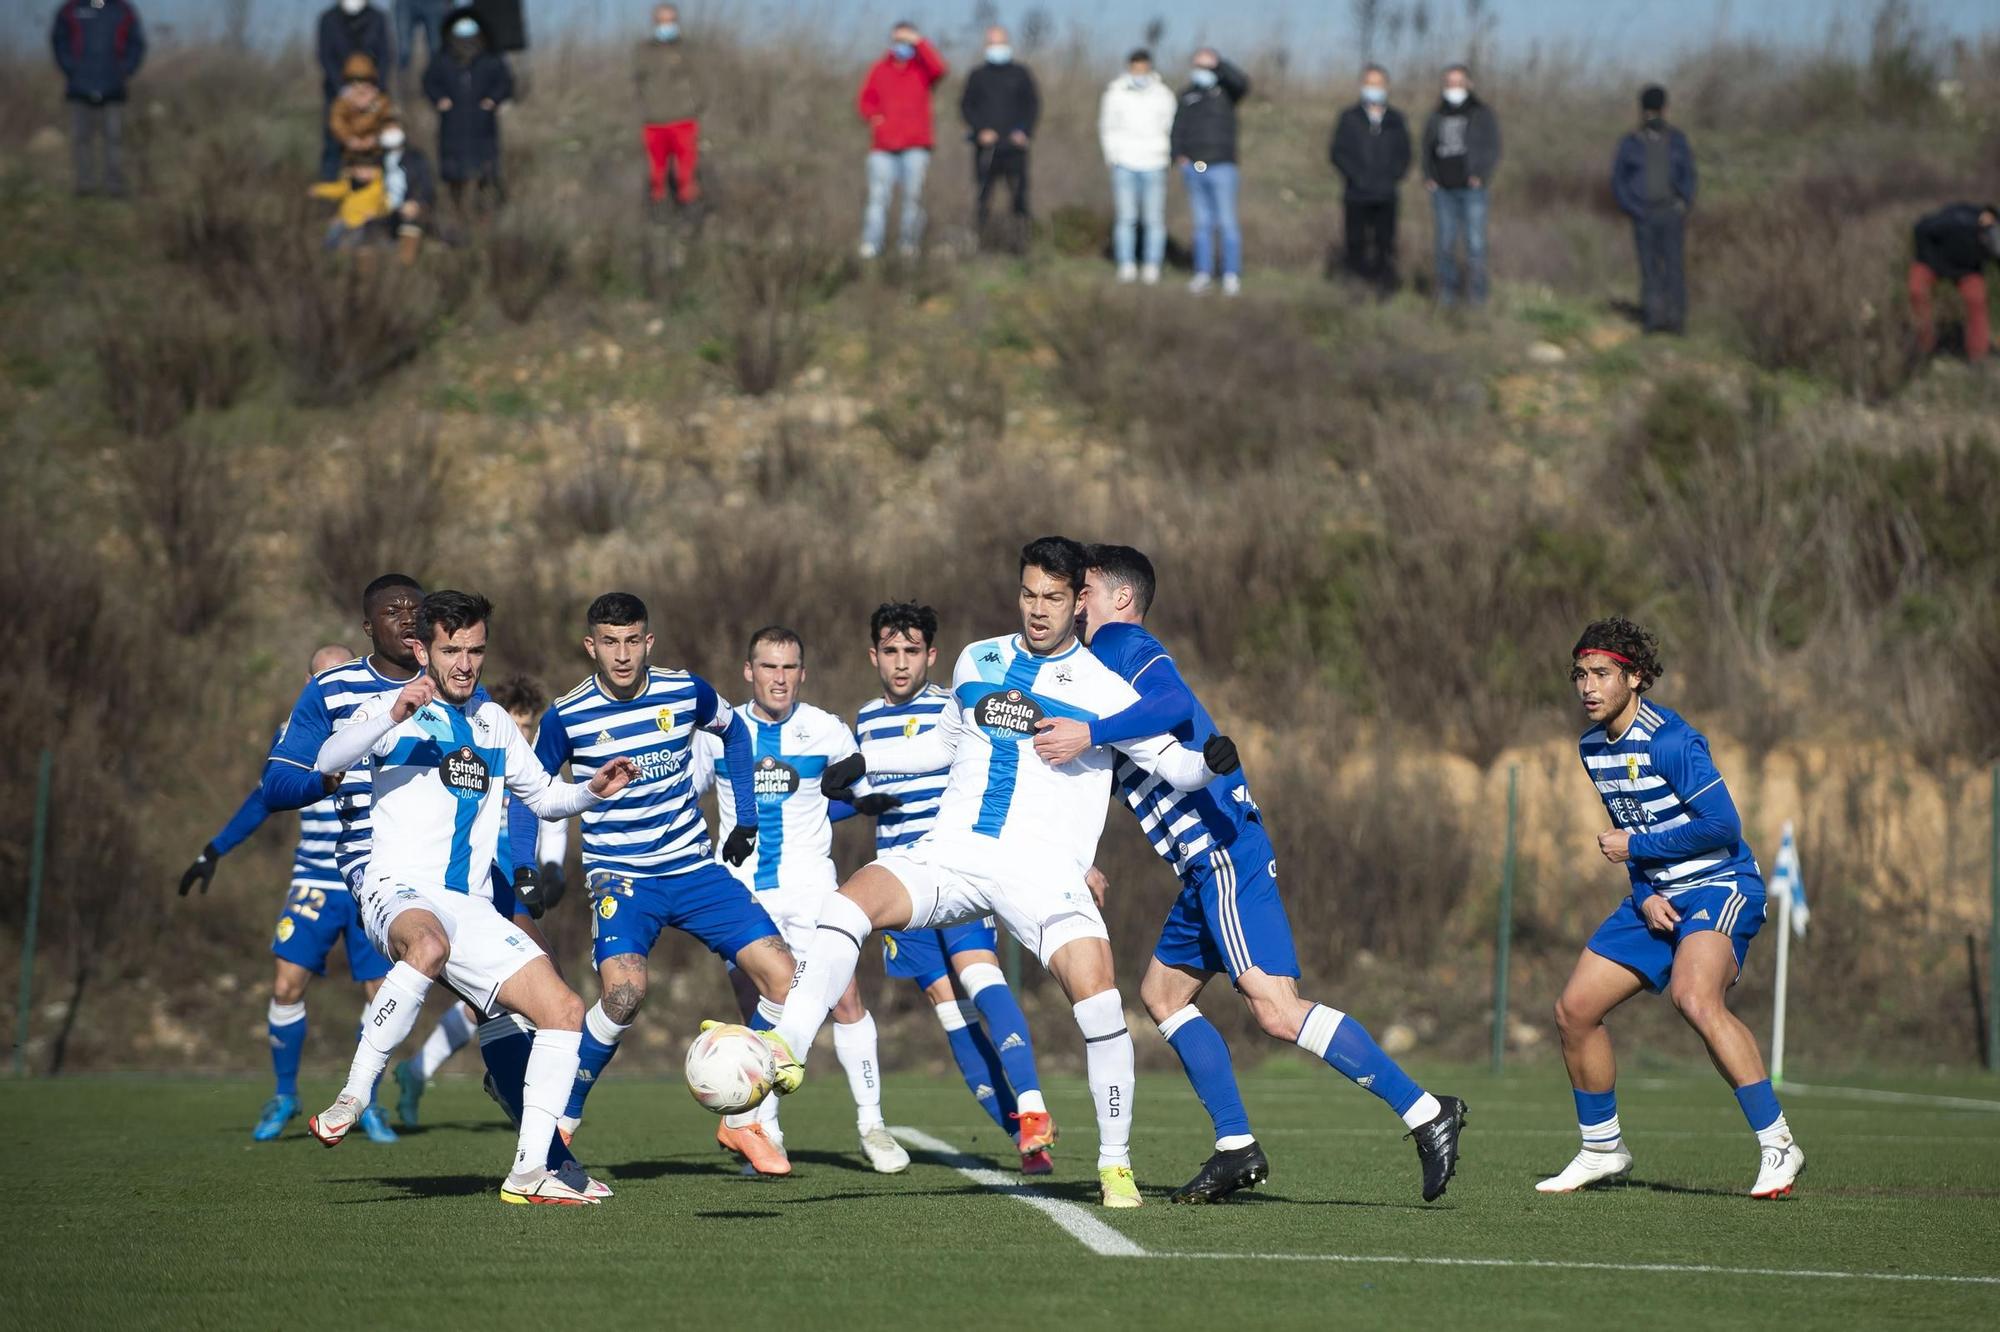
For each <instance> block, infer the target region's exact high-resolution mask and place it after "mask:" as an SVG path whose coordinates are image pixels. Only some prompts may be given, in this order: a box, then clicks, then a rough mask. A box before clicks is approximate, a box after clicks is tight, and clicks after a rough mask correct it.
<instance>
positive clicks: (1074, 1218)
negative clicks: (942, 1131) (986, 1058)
mask: <svg viewBox="0 0 2000 1332" xmlns="http://www.w3.org/2000/svg"><path fill="white" fill-rule="evenodd" d="M889 1132H891V1133H893V1134H894V1135H895V1136H896V1137H898V1138H900V1139H902V1140H903V1141H904V1142H906V1143H908V1144H909V1145H910V1146H912V1147H918V1148H922V1149H923V1150H924V1151H927V1152H930V1153H931V1154H932V1155H934V1156H939V1157H942V1158H944V1163H945V1164H946V1165H948V1166H950V1167H951V1168H952V1169H953V1170H956V1171H957V1172H958V1173H959V1174H961V1175H963V1176H965V1177H966V1178H967V1179H969V1180H971V1181H972V1182H973V1183H975V1184H978V1185H980V1186H981V1187H982V1188H988V1189H992V1190H994V1191H995V1192H997V1193H1004V1194H1006V1195H1007V1196H1008V1197H1010V1198H1014V1199H1017V1200H1019V1201H1021V1202H1024V1203H1026V1204H1028V1206H1030V1207H1032V1208H1034V1209H1035V1210H1036V1211H1038V1212H1040V1213H1041V1214H1042V1215H1043V1216H1046V1217H1047V1218H1048V1219H1049V1220H1051V1221H1053V1222H1055V1223H1056V1224H1057V1225H1059V1226H1061V1227H1062V1228H1063V1229H1064V1230H1066V1231H1068V1232H1069V1235H1070V1238H1071V1239H1074V1240H1075V1241H1076V1242H1077V1243H1079V1244H1081V1245H1083V1247H1084V1248H1086V1249H1089V1250H1090V1251H1091V1252H1092V1253H1094V1254H1097V1255H1098V1256H1099V1257H1102V1258H1146V1257H1149V1256H1151V1255H1149V1254H1148V1253H1147V1252H1146V1250H1144V1249H1142V1248H1140V1247H1139V1246H1138V1245H1137V1244H1135V1243H1133V1242H1132V1241H1131V1240H1129V1239H1127V1238H1126V1237H1125V1236H1123V1235H1121V1234H1119V1233H1118V1232H1117V1231H1115V1230H1113V1229H1112V1228H1111V1227H1110V1226H1107V1225H1105V1224H1104V1223H1103V1222H1102V1221H1099V1220H1098V1219H1097V1218H1096V1217H1094V1216H1092V1215H1091V1214H1090V1213H1089V1212H1088V1211H1086V1210H1085V1209H1084V1208H1082V1207H1080V1206H1078V1205H1077V1204H1075V1203H1073V1202H1069V1201H1066V1200H1065V1199H1062V1198H1051V1197H1048V1196H1047V1195H1045V1194H1041V1193H1037V1192H1035V1191H1034V1190H1033V1189H1032V1188H1029V1187H1028V1186H1027V1185H1024V1184H1023V1183H1021V1181H1020V1179H1019V1177H1017V1176H1014V1175H1006V1174H1002V1173H1001V1172H1000V1171H998V1170H989V1169H987V1168H986V1166H984V1165H983V1164H981V1163H980V1161H979V1158H978V1157H974V1156H967V1155H966V1154H965V1153H964V1152H961V1151H959V1150H958V1148H956V1147H954V1146H952V1145H951V1144H950V1143H948V1142H946V1141H945V1140H944V1139H942V1138H933V1137H932V1136H931V1135H930V1134H928V1133H925V1132H924V1131H923V1130H922V1129H913V1128H904V1127H902V1126H900V1125H899V1126H898V1127H896V1128H892V1129H890V1130H889Z"/></svg>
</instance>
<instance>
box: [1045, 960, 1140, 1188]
mask: <svg viewBox="0 0 2000 1332" xmlns="http://www.w3.org/2000/svg"><path fill="white" fill-rule="evenodd" d="M1070 1011H1071V1012H1073V1013H1075V1014H1076V1025H1077V1026H1078V1027H1079V1028H1080V1029H1081V1030H1082V1032H1083V1042H1084V1045H1083V1051H1084V1066H1085V1068H1086V1070H1087V1071H1088V1074H1089V1078H1090V1099H1091V1100H1092V1101H1094V1102H1095V1103H1096V1105H1097V1166H1098V1169H1100V1170H1101V1169H1103V1168H1104V1167H1106V1166H1129V1165H1131V1164H1132V1071H1133V1057H1132V1033H1131V1032H1129V1031H1127V1030H1126V1029H1125V1005H1124V1003H1123V1002H1122V1001H1120V999H1119V998H1118V991H1116V990H1106V991H1104V993H1102V994H1093V995H1091V996H1090V998H1088V999H1085V1000H1084V1001H1083V1002H1081V1003H1079V1004H1075V1005H1073V1006H1072V1007H1071V1010H1070ZM1022 1108H1023V1109H1025V1108H1026V1105H1025V1103H1024V1104H1023V1106H1022Z"/></svg>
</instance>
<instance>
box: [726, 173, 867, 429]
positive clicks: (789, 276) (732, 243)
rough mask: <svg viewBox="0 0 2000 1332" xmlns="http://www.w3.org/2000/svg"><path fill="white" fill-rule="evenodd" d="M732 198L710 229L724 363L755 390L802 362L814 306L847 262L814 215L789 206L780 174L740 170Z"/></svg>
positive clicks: (742, 385)
mask: <svg viewBox="0 0 2000 1332" xmlns="http://www.w3.org/2000/svg"><path fill="white" fill-rule="evenodd" d="M731 198H732V208H731V211H730V212H728V213H726V214H725V215H724V216H723V218H721V219H718V222H717V224H716V225H713V226H711V227H710V228H709V231H708V238H709V244H710V245H711V247H712V248H711V253H710V256H709V262H711V263H712V264H713V265H714V271H715V274H716V280H717V284H718V288H719V291H720V299H721V310H720V312H719V314H720V322H721V325H722V330H723V335H722V336H723V342H724V345H725V348H726V351H725V354H724V359H723V366H724V369H725V370H727V371H728V373H729V376H730V378H731V380H732V381H733V382H734V383H735V384H736V387H737V388H738V389H740V390H742V391H743V392H745V393H748V394H750V395H751V396H753V397H761V396H762V395H764V394H766V393H769V392H771V391H772V390H773V389H776V388H779V387H781V386H782V385H784V384H786V383H789V382H790V381H791V378H792V376H793V375H795V374H797V373H798V372H799V371H800V370H801V369H803V368H804V367H805V364H806V359H807V358H808V357H809V356H810V355H811V352H812V342H813V327H812V317H811V309H812V306H813V305H814V303H815V302H816V301H819V300H823V299H824V298H825V297H827V296H829V295H831V294H832V293H833V291H834V290H835V289H836V288H837V287H838V286H839V285H840V283H841V282H842V281H843V280H844V272H845V265H844V264H843V262H842V261H841V260H840V259H839V258H838V255H837V252H836V251H835V249H834V248H833V246H832V245H831V244H830V243H829V240H828V238H827V235H826V231H825V228H823V227H821V226H819V225H818V219H816V218H811V217H803V216H800V215H799V214H798V213H797V211H796V210H795V209H794V208H793V206H792V203H791V201H790V199H789V197H788V195H787V192H786V189H785V186H784V182H783V180H782V179H781V178H778V177H775V176H763V177H746V178H744V179H743V180H742V181H740V182H739V184H738V185H737V187H736V189H735V190H734V191H733V193H732V195H731Z"/></svg>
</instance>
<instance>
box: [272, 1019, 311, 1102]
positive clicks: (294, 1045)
mask: <svg viewBox="0 0 2000 1332" xmlns="http://www.w3.org/2000/svg"><path fill="white" fill-rule="evenodd" d="M266 1017H267V1020H268V1022H269V1024H270V1033H271V1071H272V1072H273V1073H275V1074H276V1075H277V1079H278V1089H277V1090H278V1095H280V1096H297V1095H298V1094H299V1064H300V1063H301V1062H302V1061H303V1060H304V1059H305V1053H306V1006H305V1003H304V1002H303V1001H301V1002H299V1003H296V1004H281V1003H279V1002H278V1001H277V1000H276V999H273V1000H272V1001H271V1007H270V1009H269V1011H268V1013H267V1014H266Z"/></svg>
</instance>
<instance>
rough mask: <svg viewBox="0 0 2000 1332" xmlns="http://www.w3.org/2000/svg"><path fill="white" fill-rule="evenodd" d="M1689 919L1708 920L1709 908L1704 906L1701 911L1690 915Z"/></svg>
mask: <svg viewBox="0 0 2000 1332" xmlns="http://www.w3.org/2000/svg"><path fill="white" fill-rule="evenodd" d="M1688 919H1689V920H1707V919H1708V908H1707V907H1703V908H1702V909H1701V910H1699V911H1697V912H1695V913H1694V914H1693V915H1692V916H1689V917H1688Z"/></svg>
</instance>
